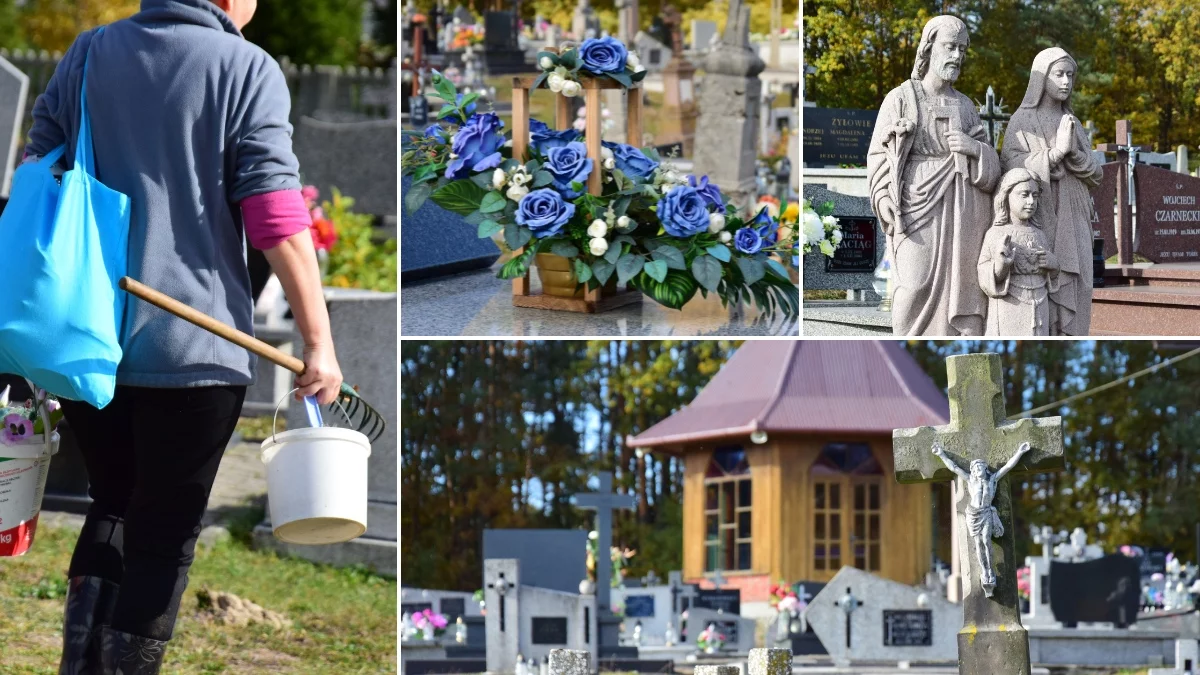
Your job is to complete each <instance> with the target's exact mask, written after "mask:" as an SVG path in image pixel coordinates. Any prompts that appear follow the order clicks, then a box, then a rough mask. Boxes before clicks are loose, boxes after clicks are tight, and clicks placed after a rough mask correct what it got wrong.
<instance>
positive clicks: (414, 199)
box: [404, 183, 433, 215]
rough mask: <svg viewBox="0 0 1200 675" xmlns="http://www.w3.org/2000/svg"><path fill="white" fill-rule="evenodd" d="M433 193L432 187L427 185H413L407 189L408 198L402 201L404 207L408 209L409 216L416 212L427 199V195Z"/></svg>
mask: <svg viewBox="0 0 1200 675" xmlns="http://www.w3.org/2000/svg"><path fill="white" fill-rule="evenodd" d="M432 192H433V186H432V185H430V184H429V183H421V184H420V185H413V186H412V187H410V188H409V189H408V196H407V197H406V198H405V200H404V205H405V206H407V207H408V213H409V215H412V214H414V213H416V212H417V209H419V208H421V205H422V204H424V203H425V200H426V199H429V195H430V194H431V193H432Z"/></svg>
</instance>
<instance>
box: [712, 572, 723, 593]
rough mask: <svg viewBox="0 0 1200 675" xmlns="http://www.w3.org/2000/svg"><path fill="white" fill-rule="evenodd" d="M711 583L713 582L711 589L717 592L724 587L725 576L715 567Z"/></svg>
mask: <svg viewBox="0 0 1200 675" xmlns="http://www.w3.org/2000/svg"><path fill="white" fill-rule="evenodd" d="M712 582H713V588H716V589H718V590H720V589H722V588H724V587H725V575H724V574H721V568H720V567H717V569H715V570H713V577H712Z"/></svg>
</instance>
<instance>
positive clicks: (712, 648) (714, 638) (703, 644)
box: [696, 623, 725, 654]
mask: <svg viewBox="0 0 1200 675" xmlns="http://www.w3.org/2000/svg"><path fill="white" fill-rule="evenodd" d="M724 646H725V635H724V634H723V633H719V632H717V627H716V626H715V625H714V624H711V623H710V624H708V627H707V628H705V629H704V630H702V631H700V634H699V635H697V636H696V647H698V648H699V649H700V650H701V651H703V652H704V653H705V654H715V653H717V652H719V651H721V648H722V647H724Z"/></svg>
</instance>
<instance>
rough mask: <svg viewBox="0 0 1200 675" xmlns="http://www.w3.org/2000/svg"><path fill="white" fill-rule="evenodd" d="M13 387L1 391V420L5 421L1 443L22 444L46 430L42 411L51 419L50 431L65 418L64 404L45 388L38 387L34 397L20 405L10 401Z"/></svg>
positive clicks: (55, 428)
mask: <svg viewBox="0 0 1200 675" xmlns="http://www.w3.org/2000/svg"><path fill="white" fill-rule="evenodd" d="M11 391H12V387H5V388H4V391H2V392H0V420H3V422H4V431H3V432H2V433H0V444H3V445H20V444H24V443H28V442H30V441H31V440H33V439H34V437H35V436H39V435H41V434H43V433H44V432H45V429H46V424H45V418H44V417H43V416H42V414H41V411H43V410H44V411H45V414H46V416H47V417H49V419H50V432H51V433H53V432H54V431H56V430H57V429H58V423H59V422H61V421H62V419H63V412H62V405H60V404H59V402H58V400H57V399H55V398H54V397H53V396H51V395H49V394H47V393H46V391H45V390H44V389H38V390H37V392H36V393H35V394H34V398H33V399H30V400H27V401H25V402H24V403H23V404H20V405H13V404H12V403H11V402H10V401H9V395H10V393H11Z"/></svg>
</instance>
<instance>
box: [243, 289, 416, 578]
mask: <svg viewBox="0 0 1200 675" xmlns="http://www.w3.org/2000/svg"><path fill="white" fill-rule="evenodd" d="M325 300H326V302H327V303H328V305H329V320H330V324H331V327H332V330H333V343H334V345H335V346H336V348H337V356H338V363H339V364H340V365H341V367H342V374H343V375H344V376H345V378H346V382H348V383H350V384H351V385H353V386H355V387H357V388H358V391H359V393H360V394H361V395H362V397H363V399H364V400H365V401H367V402H369V403H370V404H371V405H372V406H373V407H374V408H375V409H376V410H378V411H379V413H380V414H381V415H383V418H384V419H385V420H386V421H387V425H388V426H387V430H386V431H385V432H384V433H383V435H382V436H380V437H379V439H378V440H376V441H375V442H374V443H372V444H371V457H370V460H369V461H368V469H367V470H368V478H367V480H368V482H367V500H368V501H367V505H368V506H367V508H368V512H367V532H366V534H364V535H363V536H361V537H359V538H358V539H355V540H353V541H350V542H346V543H344V544H334V545H331V546H298V545H294V544H285V543H283V542H281V541H279V540H277V539H275V537H274V535H273V534H272V528H271V524H270V515H269V512H268V516H267V520H265V521H264V522H263V523H262V524H261V525H259V526H258V527H257V528H255V530H254V539H255V544H256V545H257V546H260V547H264V548H271V549H274V550H277V551H280V552H281V553H287V554H291V555H295V556H298V557H301V558H305V559H307V560H312V561H313V562H320V563H328V564H333V565H366V566H367V567H369V568H371V569H373V570H375V571H376V572H377V573H379V574H383V575H386V576H395V575H396V557H397V549H396V534H397V532H398V528H397V520H396V515H397V507H396V439H397V434H398V433H399V417H398V416H397V410H396V379H397V372H396V294H395V293H377V292H374V291H362V290H353V289H338V288H327V289H325ZM295 341H296V343H297V344H303V340H302V339H301V338H300V336H299V335H297V336H296V338H295ZM335 410H336V407H335ZM324 415H325V423H326V424H327V425H329V426H339V427H345V426H347V423H346V421H345V419H343V418H342V417H341V413H340V412H330V411H329V410H327V409H326V410H325V411H324ZM305 426H308V419H307V417H306V416H305V412H304V406H301V405H293V406H290V407H289V408H288V428H289V429H296V428H300V427H305Z"/></svg>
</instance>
